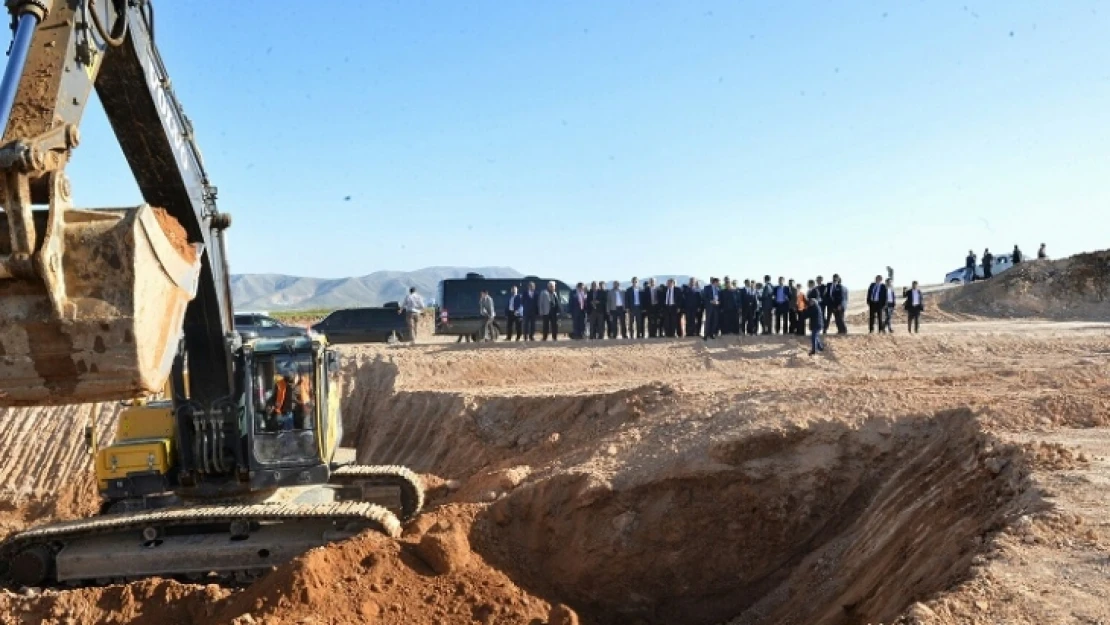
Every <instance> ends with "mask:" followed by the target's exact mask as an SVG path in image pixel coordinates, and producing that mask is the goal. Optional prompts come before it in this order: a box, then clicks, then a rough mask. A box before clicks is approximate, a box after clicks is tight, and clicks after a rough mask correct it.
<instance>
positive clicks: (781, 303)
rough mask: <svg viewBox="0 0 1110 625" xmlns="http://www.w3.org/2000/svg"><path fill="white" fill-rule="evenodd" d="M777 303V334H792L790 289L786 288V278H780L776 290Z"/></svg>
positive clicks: (775, 299) (775, 301)
mask: <svg viewBox="0 0 1110 625" xmlns="http://www.w3.org/2000/svg"><path fill="white" fill-rule="evenodd" d="M774 303H775V334H787V333H789V332H790V326H789V320H790V317H789V316H788V315H789V312H790V287H788V286H786V278H783V277H782V276H779V283H778V285H776V286H775V290H774Z"/></svg>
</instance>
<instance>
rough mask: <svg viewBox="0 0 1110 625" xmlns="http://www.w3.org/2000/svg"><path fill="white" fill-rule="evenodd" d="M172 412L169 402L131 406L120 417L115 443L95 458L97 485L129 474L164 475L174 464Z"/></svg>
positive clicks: (102, 450)
mask: <svg viewBox="0 0 1110 625" xmlns="http://www.w3.org/2000/svg"><path fill="white" fill-rule="evenodd" d="M173 432H174V424H173V409H172V406H171V404H170V402H168V401H159V402H151V403H148V404H144V405H139V406H132V407H131V408H128V409H126V410H124V411H123V412H122V413H120V418H119V425H118V426H117V427H116V442H114V443H113V444H111V445H109V446H108V447H105V448H103V449H100V450H99V451H97V454H96V481H97V486H98V488H99V489H100V491H101V492H103V491H104V490H105V489H107V488H108V483H109V482H110V481H111V480H114V479H120V478H124V477H127V476H128V475H132V474H150V473H154V472H156V473H159V474H162V475H165V474H166V473H168V472H169V470H170V465H171V464H172V461H173Z"/></svg>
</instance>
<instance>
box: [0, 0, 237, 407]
mask: <svg viewBox="0 0 1110 625" xmlns="http://www.w3.org/2000/svg"><path fill="white" fill-rule="evenodd" d="M7 7H8V10H9V12H10V13H11V16H12V27H13V29H14V32H15V35H14V38H13V41H12V47H11V49H10V51H9V60H8V65H7V70H6V72H5V75H4V78H3V82H2V83H0V125H2V126H0V127H2V128H3V139H2V141H0V200H2V202H3V204H2V207H3V211H4V213H5V217H6V219H3V220H0V405H45V404H63V403H76V402H87V401H105V400H115V399H129V398H133V397H136V396H138V395H142V394H146V393H155V392H158V391H159V390H161V389H162V388H163V385H164V383H165V381H166V379H167V376H168V375H169V374H170V371H171V369H172V368H174V365H175V363H176V370H177V372H178V373H180V372H181V371H182V369H183V368H184V366H185V362H186V361H187V362H188V363H189V376H188V385H189V388H188V398H189V401H190V403H193V404H194V405H197V406H198V407H199V408H200V409H202V410H203V409H205V408H207V407H208V406H209V405H211V404H212V403H213V402H216V401H220V400H223V399H226V398H228V397H230V396H231V395H232V394H233V393H234V390H235V377H234V375H235V374H234V368H235V363H234V353H235V348H236V342H237V341H238V338H237V335H236V334H235V332H234V325H233V321H232V310H231V296H230V279H229V274H228V267H227V259H226V255H225V244H224V230H225V229H226V228H227V227H228V226H229V225H230V216H229V215H227V214H225V213H221V212H219V211H218V210H217V207H216V188H215V187H214V186H212V184H211V182H210V180H209V179H208V175H207V174H206V173H205V169H204V163H203V160H202V158H201V154H200V151H199V149H198V148H197V145H196V143H195V140H194V136H193V131H192V126H191V124H190V122H189V120H188V118H187V117H186V116H185V114H184V111H183V109H182V107H181V105H180V103H179V102H178V100H177V97H176V96H175V95H174V91H173V88H172V84H171V82H170V79H169V76H168V74H167V72H166V69H165V67H164V65H163V63H162V60H161V57H160V55H159V53H158V50H157V48H156V47H155V44H154V28H155V21H154V17H155V16H154V7H153V5H152V4H151V2H149V1H148V0H8V1H7ZM93 87H95V88H96V92H97V95H98V96H99V99H100V101H101V103H102V104H103V107H104V111H105V113H106V114H107V117H108V120H109V122H110V124H111V126H112V129H113V131H114V133H115V135H116V138H117V140H118V141H119V143H120V146H121V147H122V149H123V154H124V156H125V157H126V159H127V162H128V164H129V165H130V168H131V171H132V173H133V174H134V177H135V180H136V182H137V183H138V187H139V189H140V191H141V193H142V196H143V199H144V201H145V204H144V205H143V206H140V207H138V208H134V207H131V208H128V209H117V210H78V209H74V208H73V207H72V206H71V205H70V189H69V183H68V181H67V179H66V177H65V171H64V170H65V166H66V164H67V163H68V161H69V158H70V156H71V154H72V153H73V150H74V149H76V148H77V146H78V144H79V139H80V133H79V131H78V127H79V124H80V121H81V116H82V114H83V113H84V109H85V105H86V103H87V102H88V100H89V97H90V95H91V93H92V89H93ZM36 207H37V210H36ZM175 377H177V376H175ZM179 379H180V380H182V381H183V380H184V378H183V377H181V378H179ZM176 388H177V389H179V392H181V391H180V389H182V388H183V387H182V386H177V387H176ZM179 401H183V399H182V398H179Z"/></svg>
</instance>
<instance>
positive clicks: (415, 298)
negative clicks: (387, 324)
mask: <svg viewBox="0 0 1110 625" xmlns="http://www.w3.org/2000/svg"><path fill="white" fill-rule="evenodd" d="M423 311H424V299H423V298H422V297H420V295H418V294H417V293H416V287H411V288H409V294H408V295H407V296H405V301H404V303H403V304H401V307H400V308H398V309H397V314H398V315H400V314H404V315H405V317H406V319H407V320H408V322H409V333H411V334H412V342H413V344H415V343H416V327H417V325H419V324H418V323H417V322H418V321H419V320H420V313H422V312H423Z"/></svg>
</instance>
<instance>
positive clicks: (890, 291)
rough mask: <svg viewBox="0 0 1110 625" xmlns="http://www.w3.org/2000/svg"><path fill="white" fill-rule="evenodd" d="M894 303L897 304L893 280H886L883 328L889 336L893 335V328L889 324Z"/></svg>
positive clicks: (892, 314)
mask: <svg viewBox="0 0 1110 625" xmlns="http://www.w3.org/2000/svg"><path fill="white" fill-rule="evenodd" d="M896 303H898V296H897V295H895V294H894V280H891V279H890V278H887V280H886V307H885V308H884V309H883V327H885V328H886V331H887V332H890V333H891V334H894V328H893V327H892V326H891V325H890V324H891V322H892V321H893V320H894V305H895V304H896Z"/></svg>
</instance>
